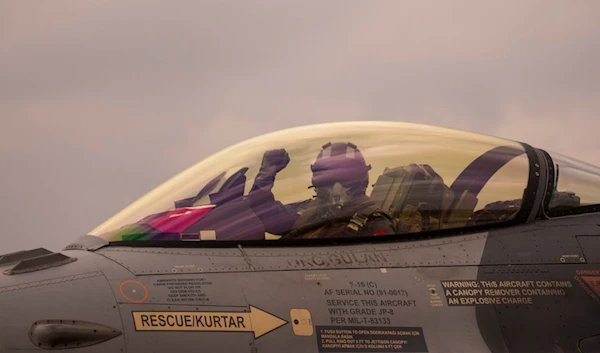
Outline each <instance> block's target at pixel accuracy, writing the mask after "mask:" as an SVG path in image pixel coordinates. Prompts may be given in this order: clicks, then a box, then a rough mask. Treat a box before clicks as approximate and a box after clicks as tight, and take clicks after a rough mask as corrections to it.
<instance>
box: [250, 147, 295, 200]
mask: <svg viewBox="0 0 600 353" xmlns="http://www.w3.org/2000/svg"><path fill="white" fill-rule="evenodd" d="M289 162H290V156H288V153H287V151H286V150H284V149H278V150H270V151H267V152H265V154H264V155H263V160H262V164H261V166H260V170H259V171H258V174H257V175H256V179H254V184H253V185H252V189H250V192H251V193H252V192H253V191H256V190H258V189H261V190H263V191H268V192H270V191H271V189H272V188H273V184H274V183H275V175H277V173H279V172H280V171H281V170H282V169H283V168H285V167H286V166H287V165H288V163H289ZM271 197H272V195H271Z"/></svg>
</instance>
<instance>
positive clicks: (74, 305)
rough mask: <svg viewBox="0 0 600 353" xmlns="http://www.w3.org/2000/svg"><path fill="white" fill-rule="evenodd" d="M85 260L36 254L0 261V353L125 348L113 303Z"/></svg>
mask: <svg viewBox="0 0 600 353" xmlns="http://www.w3.org/2000/svg"><path fill="white" fill-rule="evenodd" d="M90 256H94V255H91V254H89V253H86V252H84V251H70V252H69V256H67V255H65V254H62V253H52V252H50V251H47V250H45V249H42V250H39V249H35V250H34V251H31V250H30V251H24V252H17V253H12V254H7V255H4V256H1V257H0V353H4V352H15V351H22V352H30V351H38V350H39V349H40V348H41V349H58V348H62V349H65V348H77V347H81V348H83V347H86V348H85V351H86V352H119V351H121V349H124V348H125V346H124V339H123V335H122V330H123V328H122V323H121V317H120V315H119V311H118V308H117V304H116V300H115V298H114V295H113V294H112V290H111V288H110V286H109V284H108V281H107V280H106V278H105V277H104V275H103V273H102V272H101V271H99V270H98V268H97V267H96V266H95V265H94V264H93V262H91V261H89V260H90V259H89V258H90Z"/></svg>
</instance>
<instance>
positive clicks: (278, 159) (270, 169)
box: [260, 148, 290, 175]
mask: <svg viewBox="0 0 600 353" xmlns="http://www.w3.org/2000/svg"><path fill="white" fill-rule="evenodd" d="M289 162H290V156H289V155H288V153H287V151H286V150H284V149H283V148H282V149H277V150H270V151H267V152H265V154H264V155H263V160H262V164H261V166H260V173H266V174H270V175H275V174H277V173H279V172H280V171H281V170H282V169H283V168H285V167H286V166H287V165H288V163H289Z"/></svg>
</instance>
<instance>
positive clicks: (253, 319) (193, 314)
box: [132, 306, 287, 338]
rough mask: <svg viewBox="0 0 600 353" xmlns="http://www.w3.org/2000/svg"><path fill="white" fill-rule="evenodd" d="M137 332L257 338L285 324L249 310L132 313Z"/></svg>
mask: <svg viewBox="0 0 600 353" xmlns="http://www.w3.org/2000/svg"><path fill="white" fill-rule="evenodd" d="M132 314H133V322H134V326H135V329H136V331H212V332H215V331H221V332H253V333H254V336H255V337H256V338H258V337H260V336H262V335H264V334H266V333H268V332H271V331H273V330H275V329H277V328H279V327H281V326H283V325H285V324H287V321H285V320H283V319H280V318H278V317H277V316H275V315H272V314H269V313H267V312H265V311H262V310H260V309H258V308H255V307H253V306H250V312H201V311H148V312H143V311H134V312H132Z"/></svg>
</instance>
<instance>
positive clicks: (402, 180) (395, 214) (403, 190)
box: [371, 164, 477, 233]
mask: <svg viewBox="0 0 600 353" xmlns="http://www.w3.org/2000/svg"><path fill="white" fill-rule="evenodd" d="M371 198H372V199H373V201H375V203H376V205H377V206H378V207H379V208H380V209H381V210H382V211H383V212H385V213H387V214H388V215H389V216H391V217H392V218H393V219H394V221H395V222H396V225H395V227H396V231H397V232H398V233H413V232H419V231H428V230H436V229H444V228H446V227H448V225H452V227H456V226H461V224H462V225H465V224H466V223H467V221H468V220H469V217H470V216H471V214H472V213H471V212H472V210H473V209H474V208H475V205H476V204H477V198H476V197H474V196H473V195H470V194H469V193H468V192H465V193H462V194H460V195H458V197H457V195H455V193H454V192H453V191H452V190H451V189H450V188H449V187H448V186H446V185H445V184H444V180H443V179H442V177H440V176H439V174H437V173H436V172H435V171H434V170H433V168H431V166H429V165H427V164H409V165H407V166H401V167H396V168H385V169H384V171H383V173H382V174H381V175H380V176H379V178H378V179H377V181H376V182H375V184H374V185H373V191H372V192H371ZM453 205H454V207H452V206H453ZM469 209H471V212H464V211H465V210H469Z"/></svg>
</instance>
